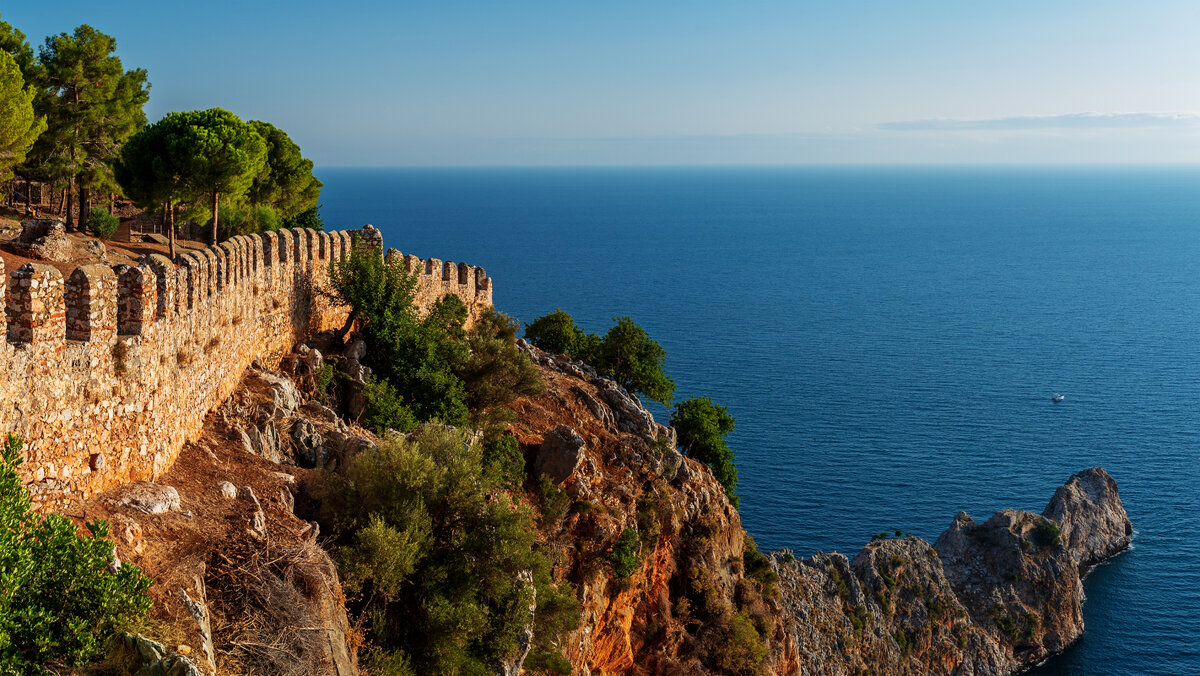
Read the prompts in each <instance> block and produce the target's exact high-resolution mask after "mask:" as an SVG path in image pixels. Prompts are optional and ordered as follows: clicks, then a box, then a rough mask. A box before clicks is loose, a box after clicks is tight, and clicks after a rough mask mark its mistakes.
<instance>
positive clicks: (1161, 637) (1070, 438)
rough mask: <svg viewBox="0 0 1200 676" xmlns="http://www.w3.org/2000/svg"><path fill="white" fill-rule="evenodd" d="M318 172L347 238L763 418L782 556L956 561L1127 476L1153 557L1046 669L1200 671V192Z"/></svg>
mask: <svg viewBox="0 0 1200 676" xmlns="http://www.w3.org/2000/svg"><path fill="white" fill-rule="evenodd" d="M318 173H319V175H320V177H321V179H322V180H323V181H325V190H324V193H323V195H322V200H323V204H324V207H323V213H324V215H325V220H326V223H327V225H328V226H329V227H336V228H344V227H359V226H361V225H362V224H364V223H368V222H369V223H373V224H374V225H375V226H377V227H378V228H380V230H382V231H383V233H384V237H385V241H386V244H387V246H391V247H396V248H398V249H400V250H401V251H403V252H404V253H413V254H417V255H418V256H421V257H423V258H426V257H437V258H442V259H451V260H455V261H459V260H463V261H467V262H469V263H472V264H477V265H482V266H483V267H485V268H486V269H487V271H488V273H489V274H490V275H491V276H492V278H493V279H494V281H495V302H496V305H497V307H498V308H499V309H500V310H502V311H504V312H507V313H508V314H510V315H513V316H515V317H517V318H518V319H521V320H523V321H526V322H528V321H531V320H532V319H534V318H536V317H538V316H540V315H542V314H545V313H546V312H549V311H551V310H554V309H555V308H559V307H561V308H563V309H565V310H567V311H568V312H570V313H571V314H573V315H574V316H575V317H576V319H577V321H579V322H580V323H581V324H582V325H583V326H585V327H586V328H588V329H590V330H593V331H596V332H603V331H604V330H606V328H607V327H608V326H609V325H610V323H611V321H610V319H611V318H612V317H614V316H618V315H629V316H630V317H632V318H633V319H634V320H635V321H637V322H638V323H639V324H641V325H642V326H644V327H645V328H646V329H647V330H648V331H649V332H650V334H651V335H653V336H654V337H655V338H656V339H657V340H658V341H659V342H660V343H661V344H662V345H663V346H664V347H665V348H666V350H667V353H668V357H667V359H668V362H667V370H668V373H669V374H670V375H671V376H672V377H673V378H674V379H675V381H676V382H677V383H678V386H679V387H678V395H679V396H680V397H687V396H692V395H700V394H704V395H709V396H711V397H712V398H713V399H714V400H716V401H717V402H719V403H722V404H725V405H726V406H727V407H728V408H729V410H730V412H731V413H732V414H733V415H734V417H735V418H737V429H736V431H735V432H734V433H733V435H732V437H731V439H730V441H731V445H732V446H733V447H734V448H735V449H736V451H737V454H738V456H737V460H738V468H739V470H740V472H741V482H740V484H739V486H738V492H739V493H740V494H741V495H742V496H743V497H742V517H743V520H744V522H745V526H746V528H747V529H748V530H749V531H750V532H751V533H752V534H753V535H754V536H755V537H756V538H757V539H758V542H759V543H760V545H761V546H762V547H764V548H766V549H773V548H777V547H791V548H793V549H794V550H795V551H796V553H797V554H811V553H812V552H814V551H816V550H825V551H830V550H837V551H841V552H843V553H846V554H847V555H850V556H853V555H854V554H855V553H856V552H857V551H858V550H859V549H860V548H861V547H862V545H863V544H864V543H865V542H867V541H868V540H869V539H870V537H871V534H872V533H876V532H879V531H884V530H895V529H897V528H899V529H903V530H905V531H912V532H913V533H914V534H916V535H920V536H922V537H924V538H927V539H929V540H930V541H932V540H934V539H936V538H937V536H938V535H939V534H940V533H941V532H942V531H943V530H944V529H945V528H946V527H947V526H948V525H949V524H950V521H951V519H952V518H953V517H954V514H955V513H956V512H957V511H958V510H960V509H961V510H966V511H967V512H968V513H970V514H971V515H972V516H973V517H975V518H976V520H980V521H982V520H984V519H986V518H987V517H988V516H990V515H991V513H992V512H994V511H995V510H997V509H1001V508H1005V507H1016V508H1024V509H1030V510H1034V511H1039V512H1040V511H1041V510H1042V508H1044V507H1045V504H1046V502H1047V501H1048V500H1049V499H1050V496H1051V495H1052V494H1053V493H1054V489H1055V488H1056V487H1057V486H1058V485H1060V484H1061V483H1062V482H1063V481H1064V480H1065V479H1066V478H1067V477H1068V476H1070V475H1071V474H1072V473H1074V472H1075V471H1078V470H1080V469H1083V468H1086V467H1091V466H1094V465H1100V466H1102V467H1104V468H1106V469H1107V470H1108V471H1109V472H1110V473H1111V474H1112V475H1113V477H1115V478H1116V480H1117V482H1118V484H1119V485H1120V489H1121V497H1122V499H1123V500H1124V503H1125V507H1126V509H1127V510H1128V511H1129V516H1130V518H1131V519H1132V520H1133V524H1134V528H1135V530H1136V538H1135V540H1134V548H1133V550H1132V551H1130V552H1128V553H1127V554H1125V555H1123V556H1121V557H1119V558H1117V559H1115V560H1114V561H1113V562H1112V563H1110V564H1108V565H1106V566H1103V567H1101V568H1099V569H1097V570H1096V571H1095V572H1093V574H1092V575H1091V576H1090V577H1089V578H1088V580H1087V581H1086V583H1085V587H1086V589H1087V594H1088V602H1087V606H1086V609H1085V614H1086V622H1087V633H1086V635H1085V636H1084V638H1083V640H1082V642H1081V643H1080V644H1079V645H1078V646H1077V647H1075V648H1074V649H1072V650H1071V651H1070V652H1068V653H1067V654H1065V655H1063V656H1061V657H1059V658H1056V659H1054V660H1052V661H1051V662H1050V663H1049V664H1047V665H1046V666H1045V667H1043V668H1042V669H1040V670H1039V673H1040V674H1200V544H1198V543H1200V536H1198V535H1197V533H1198V532H1200V530H1198V526H1200V484H1198V481H1200V169H1132V170H1131V169H1093V170H1081V169H1007V168H1006V169H912V168H909V169H904V168H888V169H829V168H821V169H809V168H805V169H766V168H763V169H558V170H548V169H503V170H501V169H489V170H474V169H388V170H378V169H376V170H362V169H326V170H321V171H319V172H318ZM1054 392H1061V393H1063V394H1065V395H1066V400H1065V401H1063V402H1061V403H1057V404H1056V403H1052V402H1051V401H1050V395H1051V394H1052V393H1054Z"/></svg>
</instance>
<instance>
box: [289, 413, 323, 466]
mask: <svg viewBox="0 0 1200 676" xmlns="http://www.w3.org/2000/svg"><path fill="white" fill-rule="evenodd" d="M292 445H293V454H292V455H293V457H294V458H295V460H296V464H297V465H299V466H301V467H303V468H305V469H313V468H314V467H324V466H325V463H326V461H328V460H329V452H328V451H327V450H326V449H325V439H324V438H323V437H322V436H321V433H320V432H318V431H317V428H316V427H314V426H313V424H312V423H310V422H308V421H307V420H297V421H296V422H295V423H294V424H293V425H292Z"/></svg>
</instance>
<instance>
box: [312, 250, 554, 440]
mask: <svg viewBox="0 0 1200 676" xmlns="http://www.w3.org/2000/svg"><path fill="white" fill-rule="evenodd" d="M415 292H416V276H415V275H413V274H411V273H409V272H407V271H406V270H405V269H404V267H403V266H402V265H400V264H397V263H394V262H388V261H385V260H384V259H383V257H382V256H380V255H379V252H378V250H376V249H369V248H367V247H365V246H362V245H355V246H354V247H353V248H352V249H351V251H350V254H349V255H348V256H346V257H345V258H344V259H342V260H340V261H334V262H332V263H331V264H330V289H329V290H328V293H329V295H330V296H331V297H332V298H333V299H334V300H336V301H337V302H338V303H341V304H343V305H347V306H349V307H350V308H351V319H352V320H353V321H354V322H357V323H358V325H359V326H360V327H361V330H362V333H363V337H364V338H365V339H366V341H367V344H368V345H369V346H370V350H369V351H368V355H369V356H368V358H369V364H368V365H369V366H371V367H372V369H373V370H374V371H375V373H377V374H378V375H379V376H380V377H381V378H382V379H383V380H385V381H387V382H388V383H389V384H390V386H391V387H392V388H393V389H394V391H395V394H396V395H397V396H399V397H400V399H401V400H402V401H403V402H404V405H405V406H406V407H407V408H408V409H409V410H411V411H412V414H413V416H414V417H415V419H416V420H417V421H425V420H439V421H441V422H443V423H446V424H448V425H454V426H457V427H461V426H464V425H466V424H468V423H472V422H473V423H475V424H476V425H477V426H479V427H483V428H486V427H488V426H489V425H491V424H493V423H497V422H502V421H503V419H504V416H503V415H502V414H500V413H499V411H500V409H501V408H502V407H503V406H504V405H505V404H507V403H509V402H510V401H512V400H513V399H514V398H515V397H517V396H521V395H526V394H535V393H537V392H540V391H541V388H542V384H541V380H540V379H539V378H538V374H537V370H536V369H535V368H534V367H533V364H531V363H530V362H529V358H528V357H526V356H525V355H524V354H522V353H521V352H519V351H518V350H517V347H516V331H517V325H516V322H514V321H513V320H512V319H511V318H509V317H507V316H505V315H503V314H500V313H497V312H495V311H493V310H490V309H489V310H488V311H487V312H485V313H484V314H483V315H482V316H481V317H479V319H478V321H477V322H475V325H474V326H473V327H472V329H471V331H469V332H468V331H465V330H464V329H463V324H464V323H465V321H466V319H467V306H466V305H465V304H464V303H463V301H462V299H460V298H459V297H458V296H455V295H451V294H447V295H445V296H443V297H442V298H440V299H438V301H437V302H436V303H434V306H433V307H432V308H431V309H430V311H429V314H428V315H426V316H425V317H424V318H420V317H418V315H417V311H416V308H415V307H414V305H413V299H414V295H415ZM497 416H499V417H497Z"/></svg>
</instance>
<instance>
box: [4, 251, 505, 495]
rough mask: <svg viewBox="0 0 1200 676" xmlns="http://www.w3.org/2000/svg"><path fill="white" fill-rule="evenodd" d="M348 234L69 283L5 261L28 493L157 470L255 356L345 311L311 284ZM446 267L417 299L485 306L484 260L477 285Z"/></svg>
mask: <svg viewBox="0 0 1200 676" xmlns="http://www.w3.org/2000/svg"><path fill="white" fill-rule="evenodd" d="M351 241H352V238H351V234H350V233H348V232H345V231H341V232H331V233H316V232H312V231H291V230H281V231H279V232H277V233H276V232H272V233H265V234H263V235H261V236H247V237H239V238H234V239H233V240H230V241H228V242H225V243H222V244H221V245H219V246H218V247H217V248H215V249H214V248H211V247H210V248H207V249H202V250H199V251H195V252H189V253H187V254H183V255H180V256H179V257H177V259H176V260H175V261H171V260H170V259H168V258H166V257H165V256H161V255H157V254H156V255H151V256H148V257H146V258H145V259H144V260H143V261H142V262H141V263H140V264H139V265H138V266H136V267H129V266H118V267H117V268H108V267H107V266H102V265H88V266H82V267H80V268H78V269H77V270H76V271H75V272H74V273H72V275H71V280H70V283H69V284H68V283H66V282H65V281H64V280H63V277H62V274H61V273H59V271H58V270H57V269H55V268H54V267H52V266H50V265H44V264H37V263H27V264H25V265H23V266H21V267H20V268H19V269H17V270H16V271H14V272H13V273H12V274H11V276H10V277H6V275H5V274H4V267H3V262H2V261H0V309H3V310H4V311H5V316H6V319H7V322H8V324H7V340H6V341H0V374H2V375H0V432H7V431H11V432H14V433H16V434H17V435H18V436H20V437H21V438H22V439H23V440H24V442H25V451H24V452H25V458H24V460H25V462H24V463H23V464H22V465H21V467H20V470H19V471H20V473H21V475H22V478H23V479H24V481H25V483H26V484H27V486H28V487H29V488H30V490H31V492H32V493H33V496H34V500H35V502H36V503H37V504H38V505H40V506H42V507H46V506H54V505H61V504H65V503H68V502H70V501H73V500H76V499H80V498H86V497H88V496H90V495H92V494H94V493H97V492H100V491H104V490H107V489H109V488H112V487H114V486H118V485H122V484H127V483H131V482H135V481H154V480H155V479H157V478H158V477H159V476H160V475H161V474H162V473H163V472H165V471H166V469H167V468H168V467H170V466H171V464H172V463H173V462H174V461H175V458H176V456H177V455H178V454H179V452H180V449H182V447H183V444H184V443H185V442H186V441H188V440H193V439H195V438H197V437H198V436H199V434H200V432H201V429H202V426H203V422H204V417H205V416H206V415H207V413H208V411H210V410H212V409H213V408H214V407H215V406H217V405H218V404H220V403H221V402H222V401H224V400H225V398H226V397H228V396H229V394H230V393H231V392H232V391H233V389H234V388H235V387H236V385H237V383H238V382H239V381H240V379H241V376H242V373H243V371H245V369H246V368H247V367H248V366H249V365H250V364H251V363H253V362H254V361H255V360H258V361H260V362H261V363H263V364H267V365H271V366H273V365H274V364H276V363H278V361H279V360H280V359H281V358H282V356H283V355H284V354H285V353H287V352H288V351H289V350H291V349H292V347H293V346H294V345H295V344H296V343H298V342H301V340H302V339H303V338H304V337H305V336H306V335H308V334H310V333H312V332H314V331H319V330H324V329H330V328H337V327H340V326H342V324H344V323H345V320H346V314H347V312H346V308H343V307H337V306H333V305H331V304H330V302H329V300H328V299H327V298H326V297H325V296H324V295H323V294H321V293H320V289H321V288H322V287H323V286H324V285H325V283H326V281H327V277H328V266H329V262H330V260H333V259H335V258H341V257H343V256H345V255H346V253H347V252H348V251H349V250H350V242H351ZM398 264H400V263H398ZM426 267H427V266H425V265H424V264H422V265H421V266H420V269H421V270H424V269H425V268H426ZM455 270H456V274H455V275H453V277H454V279H453V280H450V281H453V282H454V283H453V284H448V283H447V280H446V279H445V278H444V277H445V274H444V270H443V268H442V267H441V261H437V266H435V273H434V274H428V275H426V274H421V275H420V276H419V281H418V298H417V305H418V307H419V308H420V309H421V310H422V311H426V310H428V308H429V307H430V306H431V305H432V303H433V302H434V301H435V300H436V299H437V298H438V297H440V296H441V295H442V294H443V293H454V294H456V295H458V296H459V297H461V298H462V299H463V301H464V302H466V304H467V306H468V308H470V309H471V312H472V317H476V316H478V313H479V312H480V311H482V309H483V308H485V307H489V306H490V305H491V285H490V280H487V278H486V276H484V273H483V271H482V270H481V269H478V268H472V267H470V266H466V277H467V278H468V279H470V280H472V281H475V280H478V279H482V280H483V281H484V282H486V283H487V284H486V287H485V288H486V293H483V292H481V291H480V285H479V284H478V283H476V284H474V285H473V284H462V283H460V280H461V279H463V278H464V275H463V266H462V265H459V266H457V267H456V268H455ZM68 338H70V340H68ZM98 459H100V460H99V461H98Z"/></svg>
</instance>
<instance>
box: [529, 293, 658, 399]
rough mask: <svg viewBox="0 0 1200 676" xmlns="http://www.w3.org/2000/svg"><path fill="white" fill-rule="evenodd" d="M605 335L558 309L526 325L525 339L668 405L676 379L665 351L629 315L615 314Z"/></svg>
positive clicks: (632, 390)
mask: <svg viewBox="0 0 1200 676" xmlns="http://www.w3.org/2000/svg"><path fill="white" fill-rule="evenodd" d="M613 321H615V322H616V325H615V326H612V327H611V328H609V330H608V332H607V333H605V334H604V337H603V338H600V337H597V336H596V335H594V334H590V333H587V332H586V331H584V330H583V329H581V328H579V327H578V326H576V325H575V320H574V319H572V318H571V315H569V314H567V313H566V312H563V311H562V310H555V311H554V312H551V313H550V314H548V315H545V316H543V317H539V318H537V319H535V320H534V321H533V323H531V324H526V325H525V338H526V340H528V341H529V342H531V343H533V344H534V345H536V346H537V347H539V348H541V349H543V350H546V351H547V352H555V353H565V354H567V355H569V356H570V357H571V358H572V359H576V360H579V361H582V362H586V363H588V364H591V365H592V366H594V367H595V368H596V370H597V371H599V372H600V373H601V374H602V375H605V376H608V377H609V378H612V379H613V380H615V381H617V384H619V385H620V386H621V387H624V388H625V389H627V390H629V391H630V392H634V393H636V394H642V395H645V396H646V397H648V398H649V399H650V400H651V401H657V402H659V403H661V404H662V405H663V406H668V405H669V404H670V402H671V397H672V396H674V394H675V381H673V380H671V379H670V378H668V377H667V374H666V372H665V371H664V370H663V360H664V359H665V358H666V355H667V353H666V350H663V348H662V346H661V345H659V344H658V343H657V342H655V341H654V339H653V338H651V337H650V336H649V335H648V334H647V333H646V331H645V329H643V328H642V327H640V326H638V325H637V324H635V323H634V321H633V320H632V319H630V318H629V317H614V318H613Z"/></svg>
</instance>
